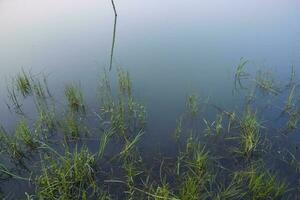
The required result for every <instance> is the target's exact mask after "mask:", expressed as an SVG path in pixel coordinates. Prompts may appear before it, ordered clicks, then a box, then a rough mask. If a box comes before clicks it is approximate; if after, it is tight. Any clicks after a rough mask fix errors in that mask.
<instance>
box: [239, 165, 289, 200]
mask: <svg viewBox="0 0 300 200" xmlns="http://www.w3.org/2000/svg"><path fill="white" fill-rule="evenodd" d="M238 176H239V177H238ZM236 177H238V179H239V181H240V182H243V183H244V184H245V185H246V187H247V189H248V194H249V198H250V199H253V200H265V199H272V200H279V199H281V198H282V197H283V195H284V194H285V192H286V191H287V185H286V184H285V183H284V182H281V181H279V180H278V178H277V177H276V175H274V174H271V173H270V172H268V171H266V170H262V169H258V168H257V167H252V168H250V169H249V170H248V171H244V172H241V173H237V174H236Z"/></svg>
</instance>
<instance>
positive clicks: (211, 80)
mask: <svg viewBox="0 0 300 200" xmlns="http://www.w3.org/2000/svg"><path fill="white" fill-rule="evenodd" d="M115 3H116V6H117V10H118V22H117V32H116V44H115V54H114V60H113V63H114V65H113V70H112V72H111V73H115V71H116V67H118V66H120V67H123V68H124V69H126V70H129V72H130V73H131V77H132V81H133V85H134V93H135V95H136V96H137V98H138V99H139V100H141V101H142V102H144V103H145V104H146V106H147V110H148V111H149V112H148V118H149V134H150V135H151V136H155V137H151V138H152V140H155V139H157V138H158V137H162V136H164V135H166V134H167V135H168V134H169V133H170V132H172V131H173V129H174V126H175V120H176V118H177V117H178V116H179V115H180V114H181V113H182V112H183V109H184V101H185V97H186V95H188V94H190V93H197V94H199V95H200V97H207V96H210V99H212V101H213V102H215V103H216V104H219V105H222V106H229V107H234V106H235V104H236V101H237V100H236V97H234V96H232V93H231V90H232V86H233V71H234V68H235V67H236V65H237V64H238V62H239V59H240V58H241V57H245V58H247V59H249V60H250V61H251V62H250V64H249V66H248V70H249V71H252V72H253V71H256V70H257V69H258V68H259V67H261V66H265V67H267V68H269V69H271V70H272V71H274V72H275V74H279V75H280V76H279V78H280V79H282V80H283V81H284V80H285V79H287V77H288V76H289V73H290V66H291V65H295V67H296V70H297V71H299V72H300V56H299V55H300V26H299V21H300V12H299V10H300V1H298V0H265V1H261V0H246V1H236V0H200V1H199V0H198V1H196V0H185V1H179V0H164V1H161V0H151V1H145V0H144V1H141V0H122V1H121V0H115ZM113 17H114V16H113V10H112V7H111V4H110V0H89V1H84V0H63V1H58V0H27V1H24V0H2V1H0V28H1V31H0V94H1V96H0V121H1V122H2V124H3V125H4V126H5V127H11V126H12V125H13V124H14V121H15V120H13V119H14V116H13V115H11V114H10V113H9V111H8V110H7V107H6V105H5V99H6V87H7V82H8V81H9V80H10V77H11V76H14V75H15V74H16V73H18V72H20V71H21V70H22V69H24V70H30V71H31V72H32V73H33V74H39V73H44V74H47V75H48V76H49V85H50V88H51V89H52V91H54V93H55V95H56V97H58V98H59V97H62V95H63V87H62V86H63V85H64V84H66V83H68V82H70V81H75V82H80V84H81V86H82V88H83V89H84V91H85V92H84V94H85V97H86V99H87V100H86V101H87V102H88V103H89V104H90V105H93V104H95V103H96V99H95V98H94V97H95V95H96V90H97V87H96V85H97V81H98V79H99V76H100V75H101V73H102V72H103V68H108V66H109V58H110V57H109V56H110V48H111V41H112V31H113Z"/></svg>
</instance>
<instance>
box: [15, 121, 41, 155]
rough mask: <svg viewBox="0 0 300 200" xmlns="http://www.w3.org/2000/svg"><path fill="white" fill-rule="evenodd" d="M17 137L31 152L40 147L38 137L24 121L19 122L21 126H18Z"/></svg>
mask: <svg viewBox="0 0 300 200" xmlns="http://www.w3.org/2000/svg"><path fill="white" fill-rule="evenodd" d="M16 136H17V138H18V139H19V140H20V141H22V142H23V143H24V144H25V145H26V146H27V147H28V148H29V149H30V150H34V149H36V148H37V147H38V145H39V144H38V141H37V139H36V136H35V135H34V134H33V133H32V132H31V130H30V129H29V127H28V124H27V123H26V122H25V121H24V120H23V121H21V122H19V124H18V125H17V128H16Z"/></svg>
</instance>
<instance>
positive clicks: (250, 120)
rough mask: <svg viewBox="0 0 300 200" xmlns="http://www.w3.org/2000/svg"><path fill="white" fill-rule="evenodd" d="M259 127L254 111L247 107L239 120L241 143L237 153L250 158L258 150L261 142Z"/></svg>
mask: <svg viewBox="0 0 300 200" xmlns="http://www.w3.org/2000/svg"><path fill="white" fill-rule="evenodd" d="M260 127H261V125H260V123H259V122H258V120H257V118H256V116H255V113H252V112H251V111H250V110H249V109H248V110H247V111H246V113H245V115H244V117H243V118H242V120H241V122H240V131H241V136H240V139H241V144H240V149H239V150H237V152H238V153H240V154H242V155H244V156H245V157H247V158H250V157H251V156H252V155H253V154H254V153H255V152H256V151H257V150H258V146H259V144H260V143H261V136H260Z"/></svg>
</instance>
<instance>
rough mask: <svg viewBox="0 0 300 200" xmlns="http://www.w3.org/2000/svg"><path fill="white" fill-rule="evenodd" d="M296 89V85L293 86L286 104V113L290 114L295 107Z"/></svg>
mask: <svg viewBox="0 0 300 200" xmlns="http://www.w3.org/2000/svg"><path fill="white" fill-rule="evenodd" d="M295 88H296V86H295V85H293V86H291V89H290V93H289V95H288V98H287V100H286V102H285V108H284V111H285V112H290V111H291V109H292V108H293V105H294V103H293V101H294V96H295Z"/></svg>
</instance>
